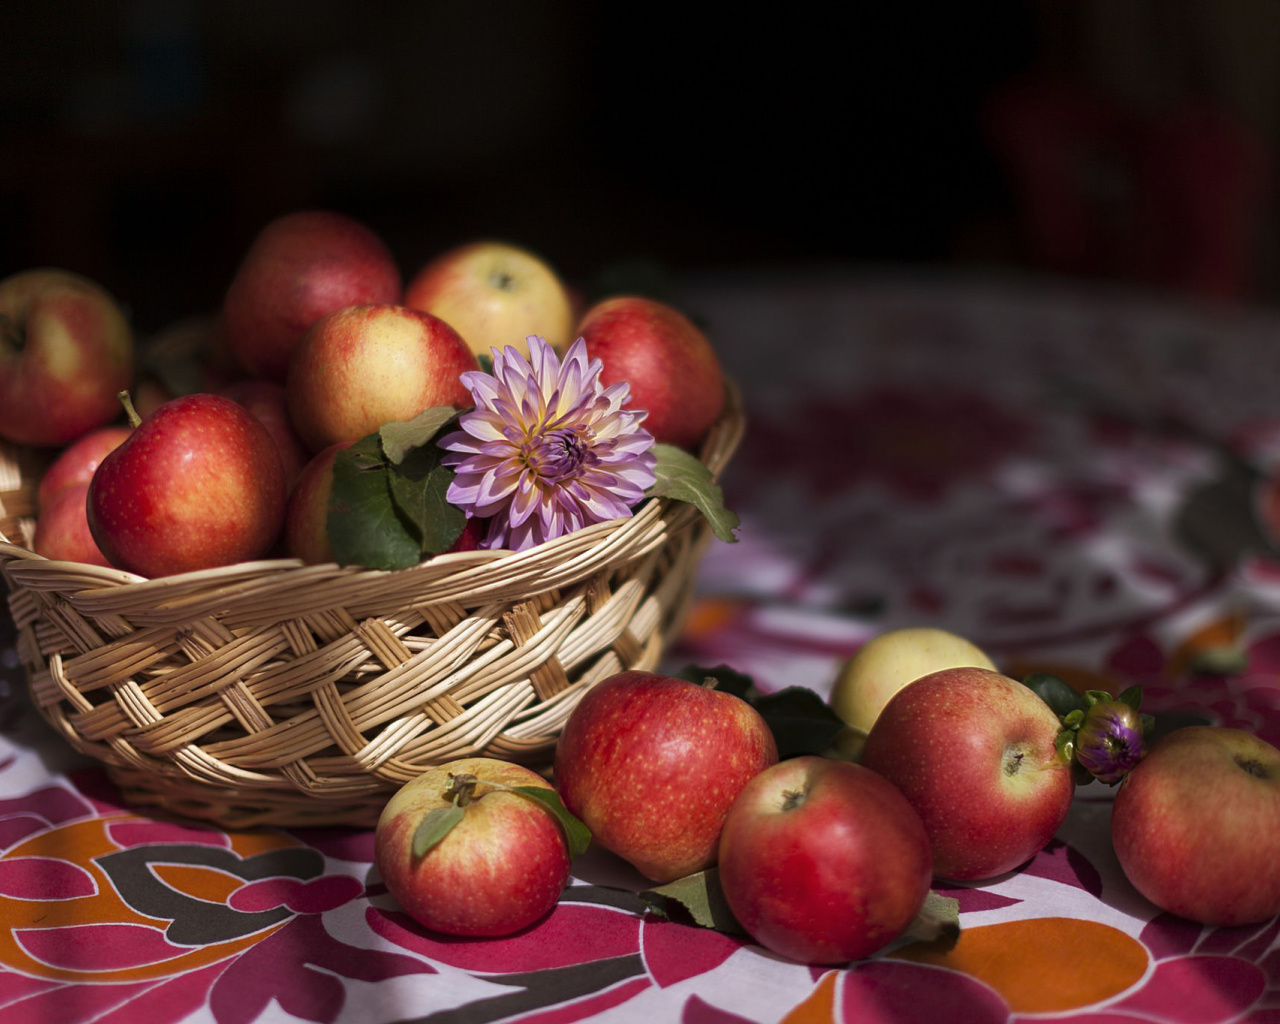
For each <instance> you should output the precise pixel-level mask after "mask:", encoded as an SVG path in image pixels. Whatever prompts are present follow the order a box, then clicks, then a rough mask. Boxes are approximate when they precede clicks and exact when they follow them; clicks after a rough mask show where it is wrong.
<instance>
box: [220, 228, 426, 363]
mask: <svg viewBox="0 0 1280 1024" xmlns="http://www.w3.org/2000/svg"><path fill="white" fill-rule="evenodd" d="M400 287H401V281H400V270H399V268H398V267H397V265H396V262H395V259H394V257H393V256H392V254H391V251H390V250H389V249H388V248H387V246H386V244H385V243H384V242H383V241H382V239H380V238H379V237H378V236H377V235H376V234H375V233H374V232H373V231H371V230H370V229H369V228H368V227H366V226H365V225H364V224H362V223H360V222H359V221H357V220H353V219H352V218H350V217H347V216H344V215H342V214H339V213H332V212H330V211H327V210H304V211H301V212H298V213H290V214H286V215H285V216H283V217H279V218H277V219H276V220H273V221H272V222H271V223H269V224H268V225H267V226H266V227H265V228H263V229H262V231H261V232H260V233H259V234H258V236H257V238H255V239H254V241H253V244H252V245H251V246H250V247H249V251H248V252H247V253H246V254H245V256H244V258H243V260H242V261H241V263H240V265H239V267H238V268H237V269H236V273H235V276H234V277H233V278H232V281H231V285H230V287H228V289H227V294H226V297H225V298H224V300H223V305H222V316H223V326H224V329H225V331H226V337H227V343H228V344H229V346H230V348H231V350H232V352H234V354H235V356H236V358H237V359H238V360H239V361H240V363H242V364H243V365H244V367H245V368H246V369H247V370H249V372H250V373H252V374H253V375H254V376H258V377H266V378H267V379H269V380H274V381H278V382H279V381H283V380H284V378H285V373H286V371H287V370H288V366H289V354H290V353H291V352H292V351H293V348H294V346H295V345H297V343H298V341H299V339H300V338H301V337H302V335H303V333H304V332H305V331H306V330H307V328H309V327H310V326H311V325H312V324H313V323H315V322H316V321H317V320H319V319H320V318H321V317H322V316H324V315H325V314H327V313H332V312H333V311H334V310H338V309H342V308H344V307H346V306H354V305H360V304H366V303H389V302H398V301H400V294H401V291H400Z"/></svg>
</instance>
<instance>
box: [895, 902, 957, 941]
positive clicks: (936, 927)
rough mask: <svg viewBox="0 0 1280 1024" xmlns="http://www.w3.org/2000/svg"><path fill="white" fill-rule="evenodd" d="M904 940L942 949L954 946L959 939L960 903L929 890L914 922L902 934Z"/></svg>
mask: <svg viewBox="0 0 1280 1024" xmlns="http://www.w3.org/2000/svg"><path fill="white" fill-rule="evenodd" d="M902 937H903V938H904V939H910V940H913V941H915V942H928V943H932V944H934V945H937V946H938V947H939V948H942V949H949V948H950V947H952V946H954V945H955V944H956V942H957V941H958V940H959V938H960V901H959V900H958V899H956V898H955V897H954V896H943V895H940V894H939V893H936V892H933V891H932V890H930V892H929V895H928V896H926V897H925V898H924V906H922V907H921V908H920V912H919V913H918V914H916V917H915V920H914V921H912V922H911V923H910V924H909V925H907V930H906V931H905V932H903V933H902Z"/></svg>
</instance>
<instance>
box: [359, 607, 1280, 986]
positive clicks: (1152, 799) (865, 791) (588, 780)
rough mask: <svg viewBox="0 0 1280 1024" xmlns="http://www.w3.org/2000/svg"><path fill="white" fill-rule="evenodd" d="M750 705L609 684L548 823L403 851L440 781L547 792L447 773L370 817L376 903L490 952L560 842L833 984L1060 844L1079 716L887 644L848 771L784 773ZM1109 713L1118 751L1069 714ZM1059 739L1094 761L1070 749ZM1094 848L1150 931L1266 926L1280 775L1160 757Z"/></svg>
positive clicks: (837, 694) (874, 662) (559, 763)
mask: <svg viewBox="0 0 1280 1024" xmlns="http://www.w3.org/2000/svg"><path fill="white" fill-rule="evenodd" d="M1063 685H1065V684H1063ZM1090 693H1095V694H1096V693H1097V691H1090ZM756 703H757V702H754V701H752V700H747V699H743V698H741V697H739V696H737V695H735V694H732V693H729V692H725V691H723V690H721V689H717V688H716V685H715V680H714V679H711V678H708V680H707V682H706V683H705V684H704V685H699V684H697V683H694V682H690V681H688V680H685V679H679V678H672V677H668V676H663V675H658V674H655V673H651V672H642V671H628V672H623V673H620V674H618V675H615V676H613V677H611V678H609V679H606V680H604V681H602V682H600V683H598V684H596V685H595V686H594V687H593V688H592V689H590V690H588V691H587V692H586V693H585V694H584V695H583V696H582V697H581V699H580V700H579V703H578V704H577V706H576V707H575V708H574V710H573V712H572V713H571V714H570V716H569V719H568V721H567V722H566V724H565V727H564V729H563V731H562V733H561V736H560V739H559V742H558V744H557V747H556V752H555V759H554V764H553V766H552V774H551V778H552V780H553V783H554V792H555V793H557V794H558V796H559V801H558V802H557V803H556V807H557V811H556V813H555V814H553V813H551V812H550V811H549V810H548V807H547V803H546V800H544V801H541V802H539V801H531V800H529V799H524V800H519V799H515V798H513V797H512V796H511V795H510V793H509V792H507V793H506V795H505V796H503V799H502V802H501V806H499V804H500V801H499V800H498V799H496V798H494V797H490V796H485V797H484V798H483V800H488V801H490V803H489V804H488V805H486V806H485V810H484V812H483V813H481V812H479V811H473V810H471V809H470V807H468V808H462V807H454V808H453V809H452V813H453V814H454V815H455V816H456V819H457V824H456V825H451V827H450V831H449V834H448V835H447V836H446V837H445V838H444V839H443V840H442V841H440V842H438V843H437V844H436V845H433V846H431V847H430V848H418V849H414V848H413V847H412V846H411V842H410V837H412V836H413V835H415V834H416V835H418V836H421V835H422V834H423V833H424V832H425V831H428V830H429V826H430V825H431V823H432V819H433V817H435V816H439V815H441V814H442V813H444V812H443V810H442V809H443V808H445V807H446V806H448V805H449V804H450V797H449V790H448V786H447V785H446V784H445V780H447V779H451V778H453V777H454V776H455V774H456V773H458V772H474V773H475V774H476V775H477V776H478V777H479V778H480V779H481V780H484V779H491V780H493V781H494V783H495V784H496V783H499V782H500V780H501V777H503V776H504V775H511V774H512V773H513V772H524V773H525V775H524V776H522V777H524V778H527V779H529V780H533V781H534V782H535V783H537V784H541V785H543V786H544V787H545V788H547V789H548V790H550V789H551V786H550V785H548V784H546V783H545V782H543V781H542V779H541V776H539V775H537V774H536V773H532V772H528V770H527V769H516V768H514V767H513V766H510V765H503V763H502V762H486V761H485V760H484V759H479V761H474V762H473V761H466V762H462V761H460V762H456V763H455V764H454V765H450V766H445V767H444V768H442V769H438V770H436V771H435V772H432V773H428V775H427V776H424V777H422V778H420V779H418V780H414V781H413V782H410V783H409V784H408V785H406V786H405V787H404V788H403V789H402V790H401V791H400V792H399V793H398V794H397V795H396V796H394V797H393V798H392V799H391V801H390V802H389V803H388V804H387V806H386V809H385V811H384V812H383V815H382V817H381V819H380V821H379V823H378V826H377V830H376V833H375V849H376V850H377V859H378V865H379V869H380V872H381V874H382V877H383V880H384V881H385V883H386V885H387V888H388V890H389V892H390V893H391V895H392V896H393V897H395V898H396V899H397V900H398V901H399V903H400V904H401V906H402V907H403V908H404V909H405V910H406V911H407V912H408V913H409V914H410V915H411V916H412V917H414V918H415V919H417V920H418V921H419V922H420V923H422V924H423V925H425V926H426V927H428V928H430V929H434V930H438V931H443V932H453V933H456V934H486V935H495V934H506V933H507V932H509V931H512V930H515V929H517V928H523V927H526V926H528V925H530V924H532V923H534V922H535V921H537V920H538V919H540V918H541V917H542V916H543V915H544V914H546V913H547V912H548V911H550V910H551V908H552V907H553V906H554V905H555V904H556V902H557V901H558V900H559V898H560V895H561V891H562V890H563V887H564V885H565V884H567V881H568V877H569V872H570V866H571V863H572V859H573V856H575V855H576V853H577V852H580V850H581V849H583V848H585V842H584V841H580V845H578V846H577V847H575V846H574V838H573V835H572V830H571V829H570V828H569V827H568V826H567V825H566V824H565V823H566V822H572V823H574V824H575V825H577V826H579V827H580V828H581V827H583V826H585V829H586V830H587V831H588V839H589V841H590V842H591V843H593V844H595V845H596V846H598V847H601V848H603V849H604V850H607V851H609V853H610V854H612V855H614V856H616V857H619V858H621V859H622V860H624V861H627V862H629V863H630V864H631V865H632V866H633V867H634V868H635V869H636V870H637V871H638V873H639V874H640V875H641V876H643V878H644V879H645V880H646V881H647V882H651V883H655V884H656V885H657V886H658V889H657V890H655V891H656V892H659V893H661V892H663V890H664V887H665V888H666V890H667V891H674V890H675V889H679V888H680V887H681V886H682V885H683V884H684V883H688V882H691V881H694V880H698V881H699V883H700V885H701V886H702V888H703V890H704V891H706V892H710V891H711V890H712V889H718V891H719V892H720V893H721V894H722V895H723V898H724V902H725V904H727V907H728V910H729V912H730V914H731V916H732V918H733V921H734V923H736V925H737V926H739V927H740V928H741V929H743V930H745V931H746V932H747V933H748V934H749V935H750V936H751V937H752V938H753V939H755V941H756V942H758V943H759V944H760V945H762V946H764V947H765V948H767V949H769V950H771V951H773V952H774V953H777V954H779V955H781V956H784V957H788V958H790V959H793V960H797V961H800V962H805V963H812V964H838V963H844V962H848V961H851V960H858V959H861V958H864V957H868V956H871V955H873V954H875V953H877V952H879V951H881V950H883V949H884V948H885V947H887V946H889V945H890V944H892V943H894V942H895V941H897V940H900V939H902V938H903V937H905V936H911V935H915V934H919V932H918V931H917V926H918V925H920V924H921V922H924V921H927V920H928V917H929V912H928V911H927V909H926V908H927V899H928V896H929V893H930V886H931V884H932V883H933V881H934V880H935V879H944V880H948V881H961V882H965V883H968V884H980V883H982V882H984V881H989V880H992V879H994V878H997V877H1000V876H1003V875H1006V874H1008V873H1010V872H1013V871H1016V870H1018V869H1019V868H1020V867H1021V866H1022V865H1023V864H1025V863H1026V862H1027V861H1029V860H1030V859H1031V858H1032V857H1034V856H1035V855H1036V854H1037V853H1038V852H1039V851H1040V850H1042V849H1043V848H1044V847H1045V846H1046V845H1047V844H1048V843H1049V842H1050V840H1051V839H1052V838H1053V836H1054V834H1055V833H1056V832H1057V831H1058V829H1059V828H1060V826H1061V825H1062V823H1063V821H1064V820H1065V818H1066V816H1067V813H1068V811H1069V809H1070V806H1071V802H1072V797H1073V793H1074V790H1075V788H1076V786H1077V785H1078V784H1079V783H1080V778H1079V773H1078V772H1077V771H1076V770H1074V769H1075V768H1076V767H1078V766H1076V765H1073V763H1072V757H1071V756H1070V754H1071V750H1072V748H1071V745H1070V744H1067V743H1064V741H1063V736H1064V734H1070V733H1071V730H1070V729H1069V728H1064V725H1068V724H1070V723H1071V722H1074V721H1076V720H1077V718H1079V717H1082V716H1072V715H1071V714H1066V715H1060V714H1058V713H1057V711H1055V709H1054V708H1053V707H1051V706H1050V703H1049V701H1048V700H1047V699H1046V698H1045V697H1044V696H1043V693H1042V691H1040V690H1037V689H1036V688H1035V687H1033V686H1032V685H1030V684H1029V683H1027V682H1019V681H1017V680H1015V679H1013V678H1011V677H1010V676H1007V675H1004V674H1002V673H1001V672H1000V671H999V670H998V669H997V668H996V667H995V665H994V664H993V662H992V661H991V659H990V658H989V657H988V656H987V655H986V654H985V653H984V652H983V651H982V650H981V649H980V648H978V647H976V646H975V645H973V644H972V643H970V642H969V641H967V640H965V639H963V638H961V637H958V636H955V635H954V634H951V633H947V632H945V631H942V630H936V629H901V630H893V631H889V632H886V633H883V634H881V635H879V636H878V637H876V638H874V639H873V640H871V641H870V642H869V643H867V644H865V645H864V646H863V647H862V648H861V649H860V650H859V652H858V653H857V654H856V655H854V657H852V658H851V659H850V660H849V661H848V662H847V663H846V664H845V666H844V667H843V668H842V671H841V673H840V675H839V676H838V678H837V680H836V685H835V686H834V688H833V690H832V695H831V701H830V708H831V711H832V713H833V714H835V715H837V716H838V717H839V718H841V719H843V720H845V721H846V722H849V725H848V727H847V728H848V730H849V731H853V732H856V733H858V734H859V735H860V737H861V739H862V742H861V743H859V744H856V745H854V746H853V747H851V748H850V747H846V746H843V745H840V744H837V745H836V746H834V747H832V748H830V749H828V750H827V751H826V752H825V753H824V754H823V755H821V756H819V755H814V754H810V753H799V754H791V753H789V754H788V755H787V756H785V757H782V758H781V759H780V758H779V741H778V736H779V735H781V734H775V732H774V731H773V728H772V724H771V722H770V721H769V720H767V719H766V717H765V716H764V715H762V714H761V712H760V710H758V708H757V706H756ZM1112 704H1114V705H1115V706H1116V708H1119V711H1118V712H1117V713H1116V714H1115V716H1114V721H1116V722H1118V723H1119V725H1120V727H1121V728H1122V729H1123V728H1128V727H1129V725H1130V724H1131V718H1130V716H1128V715H1127V714H1126V713H1123V712H1125V711H1127V710H1128V708H1129V705H1127V704H1125V703H1124V702H1122V701H1116V702H1107V701H1100V700H1098V701H1094V702H1093V703H1091V704H1089V707H1090V708H1102V709H1103V710H1104V711H1107V712H1108V714H1110V712H1111V711H1112V710H1114V709H1113V708H1111V707H1110V705H1112ZM759 706H760V707H762V708H763V707H765V704H764V703H763V702H759ZM1083 717H1085V718H1088V717H1091V716H1083ZM1103 717H1104V718H1105V717H1107V716H1103ZM1107 720H1108V721H1110V720H1111V719H1110V718H1108V719H1107ZM855 723H856V724H855ZM790 726H791V728H792V729H793V730H794V721H793V722H791V723H790ZM1139 735H1140V734H1139ZM1075 738H1076V739H1078V740H1079V742H1081V743H1087V742H1092V741H1093V739H1094V737H1091V736H1089V735H1086V732H1085V730H1084V729H1081V730H1080V731H1079V733H1078V734H1075ZM1122 738H1127V737H1122ZM1121 746H1125V744H1121ZM1125 749H1127V747H1126V748H1125ZM850 751H852V757H850V756H849V754H850ZM1109 774H1110V773H1108V774H1107V775H1098V776H1097V777H1098V778H1100V779H1103V780H1104V781H1110V778H1109ZM1117 774H1119V773H1117ZM497 788H498V790H499V791H500V790H501V787H500V786H498V787H497ZM525 792H526V793H527V792H528V791H525ZM536 795H543V794H541V793H539V794H536ZM547 799H550V798H547ZM483 800H482V801H481V803H483ZM499 810H502V811H503V812H504V813H508V814H510V815H511V816H512V817H511V821H510V823H509V824H507V823H503V822H499V821H498V819H497V817H496V815H497V813H498V812H499ZM557 816H558V817H559V819H560V820H559V822H557V821H555V818H556V817H557ZM535 825H536V828H535ZM1112 836H1113V841H1114V846H1115V851H1116V855H1117V858H1118V860H1119V863H1120V865H1121V867H1122V869H1123V871H1124V873H1125V875H1126V876H1127V877H1128V879H1129V880H1130V882H1131V883H1132V884H1133V886H1134V888H1136V889H1137V890H1138V892H1140V893H1141V894H1142V895H1143V896H1145V897H1146V898H1147V899H1149V900H1150V901H1151V902H1152V903H1154V904H1155V905H1156V906H1158V907H1160V908H1161V909H1164V910H1167V911H1170V912H1173V913H1176V914H1179V915H1182V916H1185V917H1188V918H1190V919H1193V920H1195V921H1199V922H1203V923H1210V924H1216V925H1239V924H1248V923H1256V922H1259V921H1264V920H1266V919H1268V918H1270V917H1273V916H1275V915H1276V914H1277V913H1280V862H1277V860H1276V858H1275V856H1274V852H1275V848H1276V838H1277V836H1280V751H1278V750H1276V748H1275V747H1273V746H1271V745H1270V744H1268V743H1266V742H1264V741H1263V740H1261V739H1259V738H1258V737H1255V736H1253V735H1251V734H1249V733H1247V732H1244V731H1242V730H1239V729H1231V728H1224V727H1213V726H1190V727H1183V728H1180V729H1176V730H1174V731H1171V732H1169V733H1167V734H1166V735H1164V736H1163V738H1161V739H1160V740H1159V741H1157V742H1156V743H1155V744H1154V746H1153V747H1152V749H1151V751H1150V753H1148V754H1146V756H1145V757H1143V758H1142V759H1141V760H1138V761H1137V762H1136V763H1135V764H1129V765H1126V770H1125V771H1124V772H1123V778H1122V779H1121V780H1120V783H1119V787H1118V789H1117V790H1116V797H1115V803H1114V811H1113V815H1112ZM494 865H500V867H499V868H495V867H494ZM712 879H714V881H712ZM669 883H676V884H675V886H670V885H669ZM478 908H482V910H481V909H478Z"/></svg>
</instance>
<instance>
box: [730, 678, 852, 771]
mask: <svg viewBox="0 0 1280 1024" xmlns="http://www.w3.org/2000/svg"><path fill="white" fill-rule="evenodd" d="M751 703H752V704H753V705H754V707H755V709H756V710H757V711H758V712H760V717H761V718H763V719H764V720H765V723H766V724H767V725H768V726H769V729H770V731H771V732H772V733H773V739H774V742H775V743H776V744H777V745H778V757H779V758H780V759H782V760H785V759H787V758H789V757H799V756H800V755H802V754H816V755H821V754H824V753H825V752H826V751H827V750H829V749H830V747H831V745H832V744H833V743H834V742H835V739H836V737H837V736H838V735H840V733H842V732H843V731H844V729H845V722H844V719H842V718H841V717H840V716H839V715H837V714H836V713H835V712H834V711H833V710H832V709H831V706H830V705H829V704H827V703H826V701H824V700H823V699H822V698H821V697H819V696H818V695H817V694H816V693H814V692H813V691H812V690H810V689H808V688H806V687H803V686H789V687H787V688H786V689H783V690H778V691H777V692H775V693H769V694H764V695H762V696H760V697H758V698H756V699H755V700H754V701H752V702H751Z"/></svg>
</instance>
